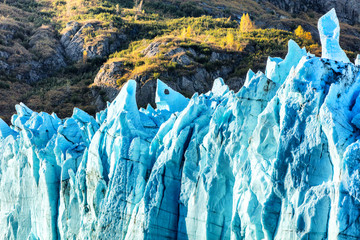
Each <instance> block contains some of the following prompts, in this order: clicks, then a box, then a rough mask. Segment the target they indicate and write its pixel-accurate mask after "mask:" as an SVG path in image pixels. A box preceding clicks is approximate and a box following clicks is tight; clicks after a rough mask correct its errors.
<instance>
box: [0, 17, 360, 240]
mask: <svg viewBox="0 0 360 240" xmlns="http://www.w3.org/2000/svg"><path fill="white" fill-rule="evenodd" d="M330 16H333V17H334V15H333V14H331V15H330ZM333 17H332V18H330V19H329V20H327V21H332V22H336V21H335V19H334V18H333ZM325 19H327V18H324V19H322V20H321V21H322V24H319V26H327V25H326V24H325V23H324V20H325ZM324 24H325V25H324ZM330 25H331V24H330ZM320 30H321V31H322V30H323V29H320ZM323 32H324V31H323ZM326 46H327V47H329V46H330V45H326ZM328 52H329V51H328ZM332 53H334V52H332ZM335 60H339V59H338V58H337V57H336V56H331V57H327V58H317V57H314V56H311V55H310V54H307V53H306V51H305V50H304V49H300V48H299V46H297V45H296V43H295V42H293V41H290V42H289V53H288V55H287V57H286V58H285V60H282V59H277V58H272V59H269V61H268V66H267V71H266V74H264V73H262V72H258V73H256V74H255V73H254V72H252V71H249V73H248V75H247V79H246V82H245V85H244V86H243V87H242V88H241V90H240V91H239V92H237V93H234V92H233V91H231V90H229V88H228V87H227V86H226V85H225V83H224V81H223V80H222V79H220V78H219V79H216V80H215V82H214V85H213V88H212V90H211V91H209V92H208V93H206V94H201V95H199V94H195V95H194V96H193V97H192V98H191V99H187V98H185V97H183V96H182V95H181V94H180V93H177V92H175V91H174V90H172V89H171V88H170V87H169V86H167V85H166V84H165V83H163V82H161V81H158V88H157V97H156V103H157V108H156V109H154V108H153V107H151V106H148V107H147V108H146V109H140V110H139V109H138V108H137V104H136V98H135V92H136V82H135V81H129V82H128V83H127V84H125V85H124V87H123V88H122V90H121V92H120V93H119V95H118V97H117V98H116V99H115V100H114V102H112V103H111V104H109V105H108V108H107V109H105V110H104V111H102V112H100V113H98V114H97V116H96V120H95V119H94V118H93V117H92V116H90V115H88V114H87V113H85V112H83V111H82V110H80V109H74V113H73V116H72V117H71V118H68V119H65V120H62V119H59V118H58V117H57V116H56V115H55V114H51V115H49V114H46V113H37V112H33V111H32V110H30V109H29V108H27V107H26V106H25V105H24V104H19V105H17V106H16V110H17V114H16V115H14V116H13V118H12V121H11V123H12V126H11V127H9V126H8V125H7V124H6V123H4V122H3V121H2V120H0V186H1V187H0V232H1V234H2V235H1V236H0V237H1V239H279V240H280V239H339V240H340V239H341V240H343V239H359V238H360V222H359V218H360V187H359V186H360V173H359V171H360V157H359V156H360V140H359V139H360V100H359V99H360V73H359V72H360V69H359V67H357V66H355V65H354V64H352V63H349V62H346V61H335Z"/></svg>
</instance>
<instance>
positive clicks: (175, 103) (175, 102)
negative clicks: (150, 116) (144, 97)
mask: <svg viewBox="0 0 360 240" xmlns="http://www.w3.org/2000/svg"><path fill="white" fill-rule="evenodd" d="M155 102H156V105H157V108H158V109H166V110H169V111H170V112H180V111H182V110H184V108H185V107H186V106H187V105H188V103H189V99H187V98H186V97H184V96H183V95H181V94H180V93H178V92H176V91H174V90H173V89H171V88H170V87H169V86H168V85H166V84H165V83H164V82H162V81H161V80H160V79H158V80H157V89H156V97H155Z"/></svg>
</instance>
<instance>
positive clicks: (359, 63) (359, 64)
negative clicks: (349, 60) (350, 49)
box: [355, 54, 360, 66]
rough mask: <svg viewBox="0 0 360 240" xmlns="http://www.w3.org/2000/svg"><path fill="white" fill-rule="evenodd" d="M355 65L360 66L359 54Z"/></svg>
mask: <svg viewBox="0 0 360 240" xmlns="http://www.w3.org/2000/svg"><path fill="white" fill-rule="evenodd" d="M355 65H356V66H360V54H358V55H357V57H356V59H355Z"/></svg>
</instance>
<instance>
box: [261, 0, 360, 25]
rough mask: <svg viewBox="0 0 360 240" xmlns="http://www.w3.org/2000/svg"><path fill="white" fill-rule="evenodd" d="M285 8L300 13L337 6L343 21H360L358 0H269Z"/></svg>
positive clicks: (352, 22)
mask: <svg viewBox="0 0 360 240" xmlns="http://www.w3.org/2000/svg"><path fill="white" fill-rule="evenodd" d="M268 1H269V2H271V3H273V4H275V5H276V6H278V7H280V8H281V9H283V10H286V11H289V12H292V13H299V12H301V11H302V12H307V11H309V10H311V11H315V12H318V13H325V12H327V11H329V10H330V9H332V8H335V9H336V11H337V13H338V15H339V18H340V20H341V21H344V22H347V23H350V24H355V23H357V24H359V23H360V2H359V1H358V0H316V1H314V0H300V1H293V0H268Z"/></svg>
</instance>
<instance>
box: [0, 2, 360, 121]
mask: <svg viewBox="0 0 360 240" xmlns="http://www.w3.org/2000/svg"><path fill="white" fill-rule="evenodd" d="M67 2H70V4H67ZM7 3H8V4H7V5H4V4H0V15H1V13H2V15H5V17H2V18H1V19H0V23H1V21H3V22H6V23H9V24H14V25H20V26H21V27H22V28H23V29H24V30H23V31H24V32H25V33H28V34H25V38H27V37H29V36H28V35H31V32H33V31H34V30H35V29H37V28H38V27H40V26H41V25H43V24H45V25H47V26H49V27H51V28H53V29H55V30H56V31H57V32H58V33H59V34H60V33H61V32H62V31H63V30H64V28H65V24H66V22H68V21H70V20H76V21H80V22H81V21H87V20H90V19H97V20H100V21H102V22H103V25H104V28H106V27H107V26H109V25H110V24H112V25H115V26H116V27H117V31H123V32H125V33H126V34H127V35H128V36H129V42H128V44H129V45H128V46H124V50H123V51H120V52H118V53H114V54H112V55H111V56H110V57H109V59H108V61H116V60H119V59H126V60H127V61H128V62H129V63H130V64H129V66H131V67H129V69H128V73H127V74H126V75H124V76H123V77H122V78H120V79H119V85H121V84H122V83H123V82H124V81H125V80H126V79H127V78H128V77H129V78H130V77H131V76H132V75H133V74H139V73H140V74H141V73H142V72H149V71H151V72H153V73H159V74H161V72H165V71H167V70H169V69H173V68H174V66H172V65H171V64H169V61H168V59H164V58H162V56H157V57H155V58H154V59H152V60H151V61H153V62H149V60H147V59H144V57H143V56H141V54H139V53H140V51H141V50H142V49H143V48H144V47H146V45H147V44H148V43H150V42H151V41H153V40H154V39H164V38H171V39H175V40H177V42H178V44H192V45H198V46H202V47H204V46H205V47H209V48H216V49H221V50H223V51H237V52H239V54H243V55H244V60H243V62H242V63H241V64H240V65H239V66H238V71H236V73H235V74H237V75H239V76H241V75H244V74H245V72H246V71H247V69H248V68H253V69H255V70H258V69H261V70H263V69H264V66H265V62H266V57H267V56H268V55H271V56H281V57H284V56H285V54H286V44H287V41H288V39H290V38H293V39H295V40H296V41H297V42H298V43H299V44H300V45H302V46H306V47H308V48H309V47H310V46H311V48H312V49H311V50H312V51H313V52H315V53H317V54H320V50H319V47H318V46H316V45H313V43H312V42H307V41H304V40H303V39H300V38H297V37H296V36H294V34H293V33H292V32H287V31H280V30H271V31H270V30H256V31H254V32H251V33H247V34H239V32H238V25H237V22H236V21H235V20H238V16H241V13H243V12H250V15H251V17H252V19H254V20H255V21H256V23H258V25H260V26H261V27H263V28H264V27H272V28H274V27H277V26H279V27H281V28H284V27H285V28H287V29H295V28H296V27H297V26H298V25H303V26H304V28H305V29H306V30H309V31H313V29H314V28H316V22H317V19H318V18H319V17H320V16H319V15H318V14H316V13H309V14H302V15H298V16H291V15H290V14H288V13H286V12H283V11H281V10H278V9H276V8H275V7H274V6H272V5H271V4H265V5H260V4H258V3H256V2H255V1H252V0H241V1H239V0H238V1H236V0H230V1H225V0H222V1H221V0H209V1H206V2H205V1H200V0H191V1H176V0H167V1H157V0H154V1H145V5H144V9H145V12H143V13H141V14H137V13H136V12H135V11H133V10H132V6H133V2H132V1H121V0H106V1H105V0H91V1H86V2H85V1H82V0H76V1H65V0H41V1H38V2H35V1H15V0H14V1H12V2H11V1H10V0H8V1H7ZM9 5H10V6H9ZM117 5H118V6H117ZM4 13H6V14H4ZM201 15H208V17H200V16H201ZM214 16H215V17H220V18H217V19H215V18H214ZM230 16H231V19H229V18H228V17H230ZM279 16H282V17H281V18H280V17H279ZM221 17H223V18H221ZM188 26H191V30H192V31H191V34H190V36H187V37H186V38H184V36H183V33H182V31H183V29H185V28H187V27H188ZM359 29H360V28H359V26H349V25H346V24H342V30H343V32H344V33H345V34H344V33H343V35H342V45H343V47H344V48H345V49H348V50H350V49H356V47H357V46H356V44H354V42H356V41H355V40H358V38H356V37H354V35H353V34H351V33H352V32H354V33H356V31H357V32H359ZM229 33H232V34H233V35H234V40H235V44H228V42H227V40H226V39H227V35H228V34H229ZM98 35H101V34H98ZM315 37H316V36H315ZM89 38H90V39H89V40H90V41H97V40H96V39H92V36H89ZM27 41H28V40H27V39H21V37H19V39H17V40H16V41H15V42H14V44H13V45H11V48H13V49H15V50H18V51H19V57H23V56H27V55H26V51H28V49H27V48H26V47H27V46H26V43H27ZM0 48H1V46H0ZM20 50H21V51H20ZM350 55H351V57H354V56H355V53H350ZM106 60H107V59H103V60H98V61H92V62H88V63H86V64H85V65H84V64H73V65H70V66H69V67H68V68H66V69H64V70H62V71H60V72H58V73H56V74H55V75H54V76H52V77H51V78H48V79H45V80H43V81H41V82H39V83H37V84H36V85H33V86H30V85H27V84H23V83H20V82H18V81H15V80H14V79H13V78H9V77H3V78H2V79H0V117H2V118H4V119H5V120H7V121H8V120H9V116H10V115H11V114H13V113H14V104H16V103H18V102H20V101H23V102H24V103H25V104H27V105H28V106H29V107H30V108H32V109H34V110H37V111H48V112H49V111H55V112H57V113H59V116H60V117H66V116H69V115H71V113H72V109H73V107H74V106H76V107H80V108H82V109H84V110H86V111H88V112H90V113H92V114H93V113H94V112H95V107H94V106H93V105H92V104H91V102H92V100H93V99H92V97H91V89H90V88H89V86H90V85H91V83H92V82H93V79H94V76H95V74H96V73H97V71H98V69H99V67H100V66H101V64H102V63H103V62H104V61H106ZM14 61H16V59H15V60H14ZM142 63H144V64H142ZM204 64H206V62H204ZM175 70H176V71H180V70H179V69H176V67H175ZM157 76H158V74H155V75H154V77H157Z"/></svg>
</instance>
